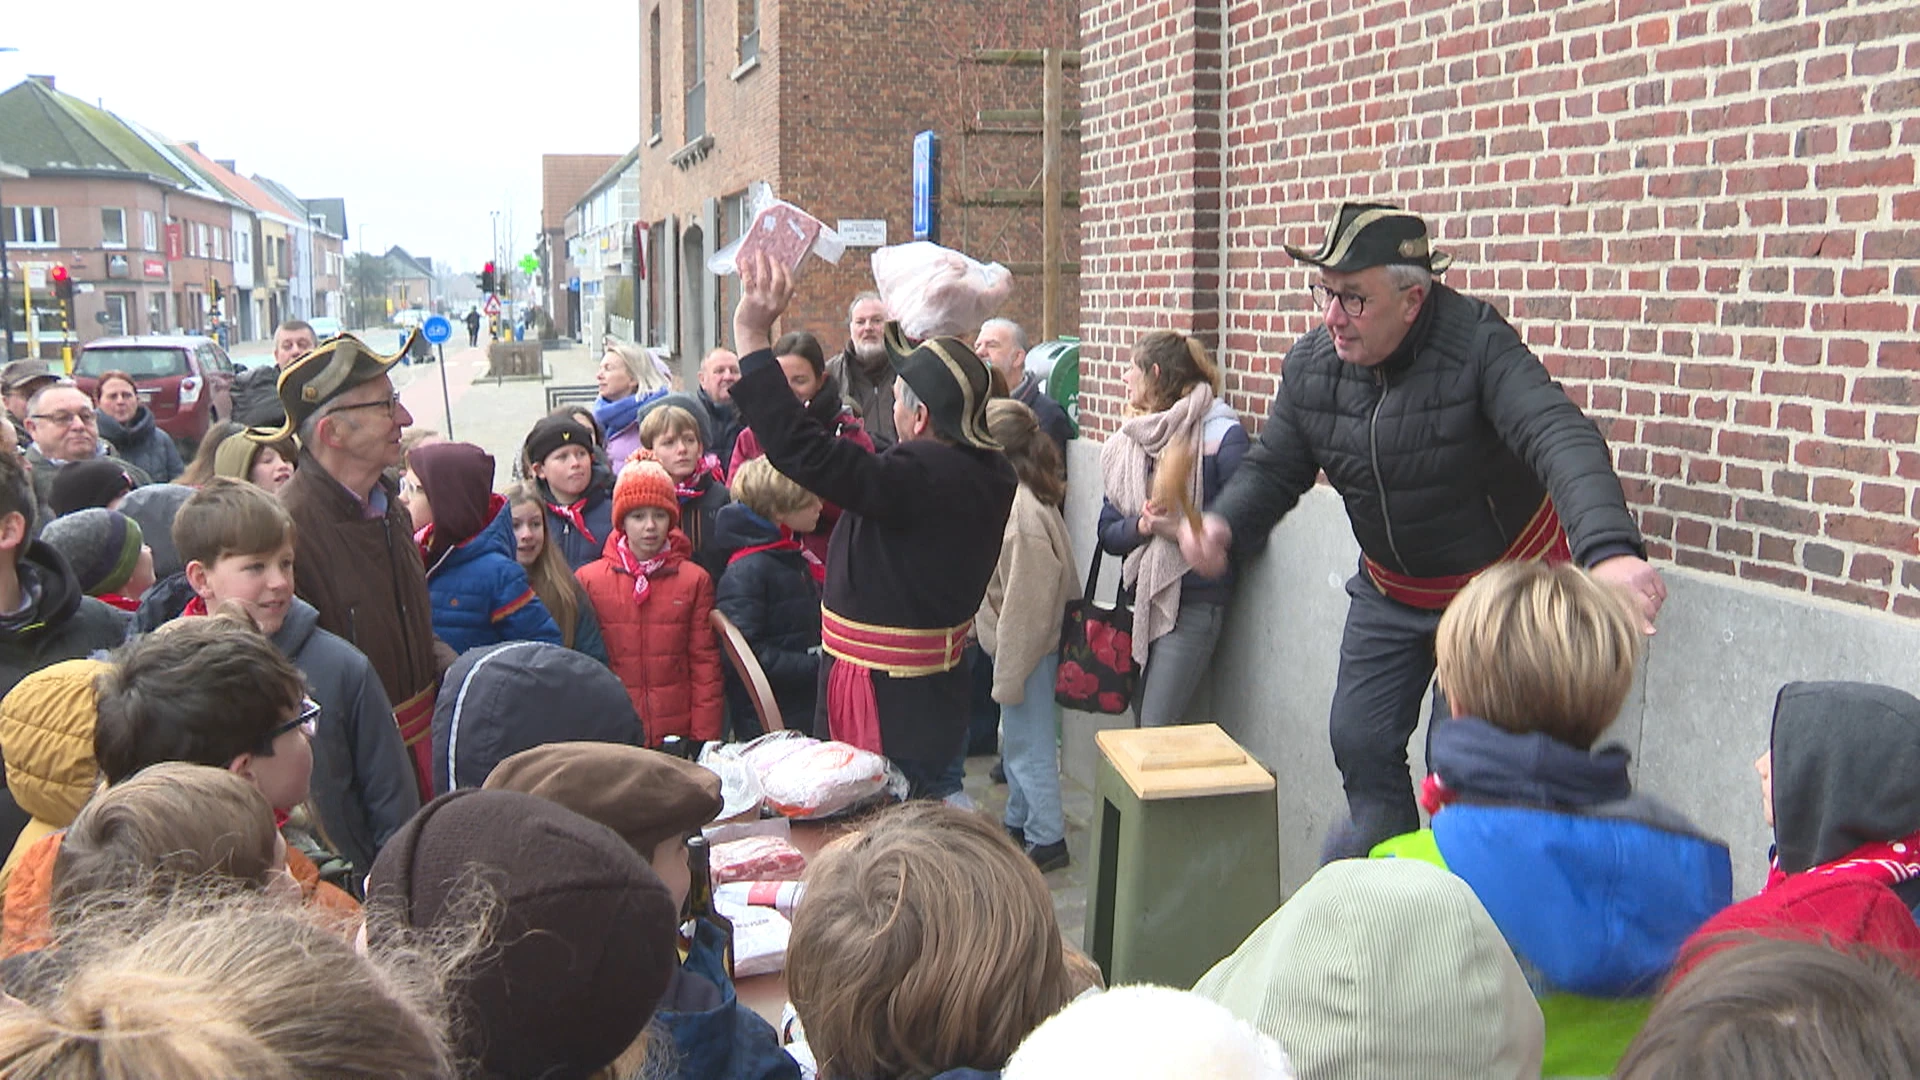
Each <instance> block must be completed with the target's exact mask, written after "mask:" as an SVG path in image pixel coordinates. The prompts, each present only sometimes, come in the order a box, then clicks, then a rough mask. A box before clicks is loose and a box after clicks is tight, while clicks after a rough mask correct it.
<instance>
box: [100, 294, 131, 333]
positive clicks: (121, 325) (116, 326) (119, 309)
mask: <svg viewBox="0 0 1920 1080" xmlns="http://www.w3.org/2000/svg"><path fill="white" fill-rule="evenodd" d="M132 301H133V297H132V296H130V295H128V294H127V293H108V294H107V295H106V302H107V322H106V332H107V334H108V336H110V337H125V336H127V335H128V334H129V333H131V332H132V331H130V330H128V329H127V311H128V309H130V308H131V307H132V306H133V304H132Z"/></svg>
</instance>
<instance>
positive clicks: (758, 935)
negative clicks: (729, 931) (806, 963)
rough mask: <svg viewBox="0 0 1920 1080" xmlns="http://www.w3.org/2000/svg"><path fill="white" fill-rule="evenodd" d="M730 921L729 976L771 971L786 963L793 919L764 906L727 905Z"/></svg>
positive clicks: (783, 966)
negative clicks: (731, 935)
mask: <svg viewBox="0 0 1920 1080" xmlns="http://www.w3.org/2000/svg"><path fill="white" fill-rule="evenodd" d="M724 914H725V915H726V916H727V918H728V920H730V921H731V922H732V923H733V977H734V978H736V979H744V978H747V977H748V976H750V975H771V974H772V973H774V972H776V971H782V970H785V968H786V966H787V941H788V939H789V938H791V937H792V936H793V923H791V922H789V921H787V917H786V916H785V915H782V914H780V913H779V912H777V911H775V910H773V909H772V908H768V907H740V908H731V907H730V908H728V909H726V911H725V912H724Z"/></svg>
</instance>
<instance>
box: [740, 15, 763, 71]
mask: <svg viewBox="0 0 1920 1080" xmlns="http://www.w3.org/2000/svg"><path fill="white" fill-rule="evenodd" d="M739 10H740V62H741V63H742V64H744V63H746V62H747V61H749V60H758V59H759V58H760V0H740V9H739Z"/></svg>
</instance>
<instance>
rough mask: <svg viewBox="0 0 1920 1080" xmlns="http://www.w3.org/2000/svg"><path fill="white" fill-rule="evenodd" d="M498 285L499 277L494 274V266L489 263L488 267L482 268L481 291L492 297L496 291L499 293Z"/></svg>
mask: <svg viewBox="0 0 1920 1080" xmlns="http://www.w3.org/2000/svg"><path fill="white" fill-rule="evenodd" d="M497 285H498V281H497V275H496V274H495V272H494V269H493V264H492V263H488V264H487V265H485V266H483V267H481V268H480V291H481V292H483V293H487V294H489V295H491V294H493V293H494V292H495V291H497V289H496V286H497Z"/></svg>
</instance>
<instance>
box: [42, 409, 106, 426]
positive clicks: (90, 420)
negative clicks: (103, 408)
mask: <svg viewBox="0 0 1920 1080" xmlns="http://www.w3.org/2000/svg"><path fill="white" fill-rule="evenodd" d="M28 419H30V420H44V421H45V422H47V423H49V424H52V425H53V426H55V427H67V426H69V425H71V424H72V423H73V422H74V421H75V420H78V421H80V422H81V423H83V424H85V425H87V426H88V427H92V426H93V425H94V422H95V421H97V420H98V419H99V414H97V413H95V412H94V411H93V410H92V409H80V410H78V411H75V412H56V413H34V414H33V415H32V416H30V417H28Z"/></svg>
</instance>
